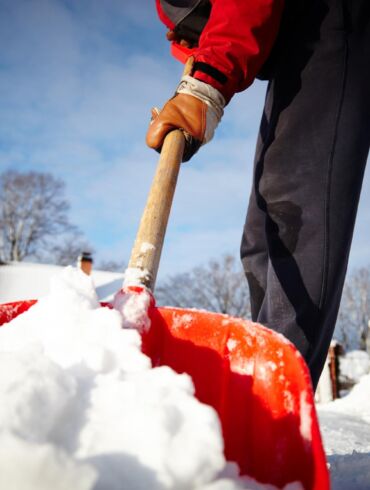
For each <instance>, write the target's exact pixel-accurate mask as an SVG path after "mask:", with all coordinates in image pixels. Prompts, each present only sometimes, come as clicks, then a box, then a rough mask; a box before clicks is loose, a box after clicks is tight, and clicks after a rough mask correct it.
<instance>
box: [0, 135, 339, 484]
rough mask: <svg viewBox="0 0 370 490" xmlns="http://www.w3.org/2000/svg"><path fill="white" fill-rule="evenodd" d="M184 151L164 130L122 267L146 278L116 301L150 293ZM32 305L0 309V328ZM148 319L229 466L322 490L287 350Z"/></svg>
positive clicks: (321, 470) (159, 317) (176, 318)
mask: <svg viewBox="0 0 370 490" xmlns="http://www.w3.org/2000/svg"><path fill="white" fill-rule="evenodd" d="M183 149H184V137H183V134H182V132H181V131H179V130H176V131H172V132H171V133H170V134H169V135H168V136H167V137H166V139H165V142H164V145H163V148H162V152H161V156H160V159H159V164H158V168H157V171H156V174H155V177H154V181H153V184H152V188H151V190H150V193H149V197H148V201H147V205H146V208H145V210H144V213H143V217H142V220H141V223H140V227H139V231H138V234H137V238H136V242H135V245H134V247H133V251H132V254H131V259H130V263H129V268H133V269H139V270H141V271H145V274H143V275H142V277H143V279H142V281H141V284H142V287H133V286H128V287H127V288H126V289H125V288H124V290H123V291H122V292H120V293H119V294H121V295H125V294H143V290H144V289H149V290H150V291H152V290H153V288H154V284H155V278H156V274H157V270H158V266H159V259H160V254H161V249H162V245H163V240H164V235H165V230H166V226H167V221H168V216H169V212H170V208H171V203H172V198H173V195H174V190H175V186H176V181H177V176H178V172H179V169H180V162H181V157H182V153H183ZM148 244H149V245H150V246H148ZM33 303H34V302H32V301H28V302H19V303H13V304H7V305H0V325H1V324H3V323H5V322H7V321H10V320H11V319H12V318H14V317H16V316H17V315H18V314H20V313H23V312H24V311H25V310H27V309H28V308H29V307H30V306H31V305H32V304H33ZM148 314H149V317H150V320H151V327H150V328H149V330H148V331H147V332H144V333H143V334H142V339H143V347H142V348H143V351H144V352H145V353H146V354H147V355H149V356H150V358H151V359H152V361H153V366H159V365H167V366H170V367H172V368H173V369H175V370H176V371H177V372H179V373H183V372H185V373H188V374H189V375H191V376H192V379H193V382H194V385H195V390H196V396H197V398H198V399H199V400H200V401H202V402H204V403H207V404H209V405H211V406H213V407H214V408H215V409H216V411H217V412H218V414H219V417H220V420H221V425H222V431H223V437H224V443H225V456H226V458H227V460H229V461H235V462H237V463H238V465H239V467H240V470H241V473H242V474H247V475H249V476H251V477H253V478H255V479H257V480H258V481H260V482H262V483H270V484H273V485H276V486H278V487H284V485H286V484H288V483H290V482H293V481H297V482H300V483H301V484H302V487H303V488H304V489H305V490H326V489H329V487H330V485H329V475H328V470H327V466H326V460H325V453H324V450H323V446H322V442H321V436H320V431H319V426H318V421H317V416H316V411H315V406H314V399H313V391H312V388H311V381H310V375H309V372H308V369H307V366H306V364H305V362H304V360H303V358H302V357H301V355H300V354H299V353H298V351H297V350H296V349H295V347H294V346H293V345H292V344H291V343H290V342H288V341H287V340H285V339H284V337H282V336H281V335H279V334H277V333H275V332H273V331H271V330H268V329H267V328H265V327H263V326H262V325H259V324H256V323H252V322H250V321H248V320H242V319H239V318H232V317H229V316H227V315H221V314H216V313H209V312H204V311H194V310H185V309H178V308H158V307H156V306H155V304H154V300H153V302H152V303H151V304H150V306H149V310H148ZM184 457H186V454H184Z"/></svg>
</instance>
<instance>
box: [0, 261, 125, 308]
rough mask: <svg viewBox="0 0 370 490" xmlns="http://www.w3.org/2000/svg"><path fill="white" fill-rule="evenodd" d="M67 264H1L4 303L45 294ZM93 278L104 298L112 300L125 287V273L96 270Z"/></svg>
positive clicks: (0, 286)
mask: <svg viewBox="0 0 370 490" xmlns="http://www.w3.org/2000/svg"><path fill="white" fill-rule="evenodd" d="M62 270H63V267H61V266H58V265H49V264H34V263H30V262H11V263H9V264H7V265H1V266H0V303H1V304H2V303H10V302H13V301H22V300H26V299H38V298H41V297H42V296H45V295H46V294H47V293H48V291H49V288H50V280H51V278H52V277H53V276H54V275H55V274H58V273H59V272H61V271H62ZM91 277H92V280H93V282H94V285H95V288H96V293H97V295H98V298H99V300H100V301H110V300H111V299H112V298H113V295H114V294H115V293H116V291H117V290H118V289H119V288H120V287H121V285H122V281H123V273H117V272H107V271H100V270H93V272H92V276H91Z"/></svg>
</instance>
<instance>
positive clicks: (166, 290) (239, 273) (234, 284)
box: [155, 255, 250, 317]
mask: <svg viewBox="0 0 370 490" xmlns="http://www.w3.org/2000/svg"><path fill="white" fill-rule="evenodd" d="M155 296H156V299H157V302H158V303H159V304H165V305H170V306H178V307H182V308H198V309H205V310H209V311H215V312H219V313H227V314H229V315H233V316H237V317H248V316H250V306H249V292H248V286H247V281H246V279H245V276H244V272H243V270H242V267H241V265H240V264H239V263H238V261H237V260H236V259H235V258H234V257H233V256H231V255H224V256H223V257H222V258H221V259H220V260H212V261H210V262H209V263H208V264H207V265H206V266H203V267H197V268H195V269H193V270H192V271H190V272H188V273H185V274H178V275H175V276H172V277H169V278H168V279H167V280H166V281H164V282H163V283H162V284H160V285H159V286H158V287H157V288H156V291H155Z"/></svg>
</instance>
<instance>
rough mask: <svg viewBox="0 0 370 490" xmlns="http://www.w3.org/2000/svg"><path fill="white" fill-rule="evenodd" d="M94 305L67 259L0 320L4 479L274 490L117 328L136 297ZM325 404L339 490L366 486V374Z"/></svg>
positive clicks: (17, 488) (209, 416)
mask: <svg viewBox="0 0 370 490" xmlns="http://www.w3.org/2000/svg"><path fill="white" fill-rule="evenodd" d="M24 277H25V276H23V278H24ZM18 280H20V278H18ZM27 280H28V279H27ZM34 280H35V279H34ZM24 282H26V279H24ZM117 289H119V286H118V287H117ZM31 297H32V295H31ZM144 303H145V302H144ZM98 306H99V302H98V297H97V295H96V293H95V291H94V288H93V285H92V283H91V281H90V279H89V278H88V277H87V276H85V275H84V274H83V273H81V272H80V271H77V270H75V269H72V268H69V269H66V270H64V272H63V273H62V275H59V276H58V277H56V278H55V279H54V281H53V283H52V287H51V291H50V293H49V295H48V296H46V297H45V298H43V299H41V300H40V301H39V303H38V304H37V305H36V306H34V307H33V308H32V309H31V310H30V311H29V312H27V313H25V314H23V315H21V316H20V317H18V319H16V320H14V321H13V322H12V324H11V325H10V326H4V327H2V328H1V329H0V399H1V404H0V488H7V489H8V490H33V489H35V490H36V489H37V490H46V489H47V490H49V489H50V488H53V489H56V490H64V489H66V490H67V489H68V490H70V489H71V488H73V489H74V490H88V489H91V490H92V489H94V490H99V489H104V490H115V489H117V490H118V489H122V488H127V489H130V490H131V489H148V488H150V489H153V490H155V489H158V490H159V489H174V490H180V489H183V490H185V489H189V490H190V489H195V488H197V489H199V488H200V489H203V490H241V489H251V490H256V489H260V490H262V489H264V490H265V489H269V490H272V487H271V486H266V485H258V484H257V483H256V482H253V481H251V480H249V479H247V478H240V477H239V476H238V474H237V471H236V469H235V467H233V466H232V465H229V464H227V463H226V461H225V459H224V456H223V453H222V439H221V433H220V427H219V422H218V419H217V417H216V415H215V412H214V411H213V410H212V409H211V408H210V407H207V406H205V405H202V404H201V403H199V402H198V401H197V400H196V399H195V398H194V397H193V396H192V395H193V386H192V382H191V380H190V378H189V377H188V376H186V375H178V374H175V373H174V372H173V371H172V370H171V369H169V368H166V367H161V368H155V369H150V363H149V360H148V358H146V356H144V355H143V354H142V353H141V352H140V348H139V346H140V337H139V334H138V333H137V332H136V331H135V330H132V329H131V330H130V329H126V330H125V329H124V330H122V328H121V326H122V324H123V322H124V321H129V320H130V318H127V315H131V314H132V308H131V309H130V308H129V307H128V306H130V305H127V304H124V305H120V310H121V311H117V310H109V309H107V308H99V307H98ZM143 307H145V304H144V305H143ZM137 313H138V312H137V311H136V312H135V311H134V314H137ZM112 400H113V401H114V402H113V403H112ZM318 413H319V418H320V423H321V430H322V434H323V439H324V445H325V449H326V453H327V456H328V463H329V465H330V471H331V477H332V488H333V490H368V489H370V374H366V375H364V376H362V377H361V378H360V380H359V383H358V384H357V385H356V386H355V388H354V389H353V390H352V391H351V393H350V394H349V395H348V396H346V397H345V398H342V399H340V400H337V401H335V402H331V403H328V404H325V405H318ZM123 434H124V436H123ZM184 455H186V458H185V457H184ZM299 488H300V486H299V485H294V484H293V485H290V486H289V490H298V489H299ZM286 490H288V487H287V488H286Z"/></svg>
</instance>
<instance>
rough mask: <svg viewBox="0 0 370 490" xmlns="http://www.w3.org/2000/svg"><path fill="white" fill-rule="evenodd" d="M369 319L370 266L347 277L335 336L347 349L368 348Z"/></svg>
mask: <svg viewBox="0 0 370 490" xmlns="http://www.w3.org/2000/svg"><path fill="white" fill-rule="evenodd" d="M369 320H370V267H361V268H360V269H356V270H354V271H353V272H352V273H351V274H350V275H349V276H348V278H347V279H346V283H345V285H344V289H343V295H342V301H341V305H340V310H339V315H338V322H337V327H336V331H335V337H336V338H337V339H338V340H339V341H340V342H341V343H342V344H343V346H344V347H345V348H346V349H347V350H348V349H358V348H360V349H363V350H366V341H367V337H368V332H369V328H368V323H369Z"/></svg>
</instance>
